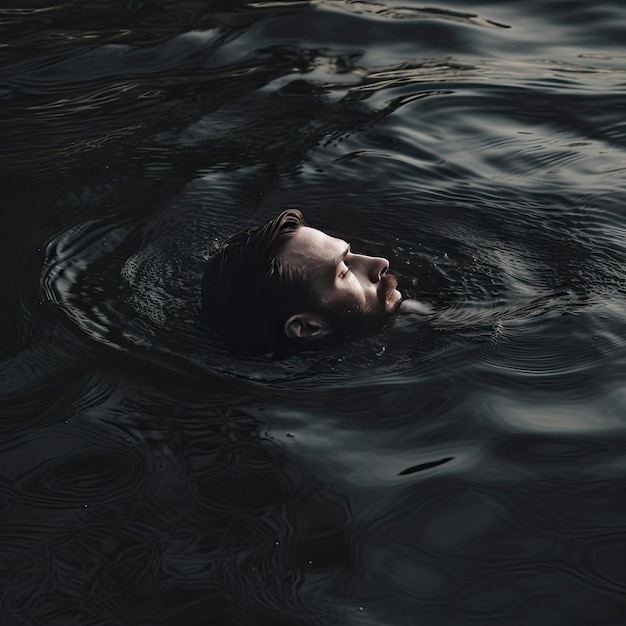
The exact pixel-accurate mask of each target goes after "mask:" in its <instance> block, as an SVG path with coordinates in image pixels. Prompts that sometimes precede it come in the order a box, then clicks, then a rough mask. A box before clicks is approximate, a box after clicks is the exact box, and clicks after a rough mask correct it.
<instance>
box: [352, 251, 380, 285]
mask: <svg viewBox="0 0 626 626" xmlns="http://www.w3.org/2000/svg"><path fill="white" fill-rule="evenodd" d="M354 259H358V261H360V263H361V266H362V268H363V272H364V273H365V274H366V275H367V278H368V279H369V280H370V281H371V282H373V283H377V282H378V281H380V279H381V278H382V276H383V274H385V272H386V271H387V270H388V269H389V261H387V259H384V258H383V257H378V256H366V255H364V254H355V255H353V261H354Z"/></svg>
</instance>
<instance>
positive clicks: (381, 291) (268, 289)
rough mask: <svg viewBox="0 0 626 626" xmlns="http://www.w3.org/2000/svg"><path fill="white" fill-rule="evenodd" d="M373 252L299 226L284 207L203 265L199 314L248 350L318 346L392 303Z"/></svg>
mask: <svg viewBox="0 0 626 626" xmlns="http://www.w3.org/2000/svg"><path fill="white" fill-rule="evenodd" d="M388 267H389V263H388V262H387V261H386V260H385V259H383V258H380V257H370V256H365V255H361V254H355V253H353V252H352V251H351V250H350V246H349V245H348V244H347V243H346V242H345V241H343V240H341V239H337V238H335V237H331V236H329V235H327V234H325V233H323V232H321V231H319V230H316V229H314V228H309V227H308V226H305V225H304V219H303V217H302V214H301V213H300V211H297V210H294V209H291V210H288V211H284V212H283V213H281V214H280V215H279V216H278V217H277V218H276V219H274V220H271V221H270V222H268V223H267V224H264V225H263V226H255V227H252V228H249V229H247V230H245V231H241V232H239V233H236V234H235V235H233V236H231V237H229V238H228V239H227V240H226V241H224V243H223V244H222V245H221V246H220V248H219V250H218V252H217V254H215V256H213V257H212V258H211V259H210V260H209V262H208V264H207V267H206V269H205V273H204V278H203V281H202V311H203V314H204V316H205V317H206V319H207V321H208V322H209V324H210V325H211V326H212V327H214V328H215V329H216V330H217V331H218V332H220V333H221V334H222V335H223V336H224V337H225V338H226V339H227V340H229V341H230V342H231V343H234V344H236V345H238V346H239V347H241V348H249V349H252V350H262V351H266V350H280V349H285V348H288V347H290V346H294V347H295V346H302V345H309V344H313V343H315V344H319V343H320V342H321V340H328V339H329V338H333V337H339V336H344V335H347V334H352V333H354V332H358V331H361V330H363V329H366V328H370V327H375V326H377V325H381V324H382V323H384V321H385V320H386V319H388V317H389V315H391V314H392V313H394V312H395V311H396V309H397V307H398V305H399V303H400V299H401V296H400V292H399V291H397V290H396V284H397V283H396V279H395V278H394V277H393V276H392V275H391V274H388V273H387V269H388Z"/></svg>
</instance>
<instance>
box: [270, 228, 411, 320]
mask: <svg viewBox="0 0 626 626" xmlns="http://www.w3.org/2000/svg"><path fill="white" fill-rule="evenodd" d="M279 258H280V259H281V260H282V261H284V262H286V263H289V264H293V265H295V266H299V267H302V268H304V269H305V270H306V272H307V274H308V275H309V276H310V277H311V280H312V283H313V289H314V290H315V292H316V293H317V294H318V296H319V297H320V301H323V302H325V303H326V304H327V305H329V306H331V307H332V308H333V309H336V310H342V311H351V310H354V311H360V312H361V313H366V314H372V315H373V316H380V315H381V314H391V313H393V312H395V310H396V309H397V308H398V306H399V305H400V301H401V299H402V295H401V294H400V292H399V291H398V290H397V289H396V285H397V281H396V279H395V278H394V277H393V276H392V275H391V274H388V273H387V269H388V268H389V261H387V259H383V258H382V257H373V256H366V255H364V254H356V253H354V252H352V251H351V249H350V246H349V244H348V243H347V242H345V241H343V239H337V238H336V237H331V236H330V235H327V234H326V233H323V232H322V231H320V230H317V229H315V228H309V227H308V226H302V227H300V228H299V229H298V230H297V231H296V232H295V233H294V235H293V236H292V237H291V238H290V239H289V240H288V241H287V243H286V244H285V246H284V248H283V250H282V252H281V253H280V255H279Z"/></svg>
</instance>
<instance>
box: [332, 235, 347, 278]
mask: <svg viewBox="0 0 626 626" xmlns="http://www.w3.org/2000/svg"><path fill="white" fill-rule="evenodd" d="M350 248H351V246H350V244H346V248H345V250H344V251H343V252H341V253H340V254H339V255H338V256H337V258H336V259H335V261H334V263H333V265H332V266H331V267H330V268H329V272H328V274H329V277H330V278H331V280H332V281H333V282H334V281H335V276H336V275H337V266H338V265H339V264H340V263H341V262H342V261H343V260H344V259H345V258H346V257H347V256H348V254H349V253H350Z"/></svg>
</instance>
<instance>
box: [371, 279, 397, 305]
mask: <svg viewBox="0 0 626 626" xmlns="http://www.w3.org/2000/svg"><path fill="white" fill-rule="evenodd" d="M397 286H398V280H397V279H396V277H395V276H394V275H393V274H390V273H389V272H386V273H385V274H383V275H382V276H381V277H380V282H379V284H378V289H377V291H376V293H377V295H378V301H379V302H380V303H381V304H382V305H383V306H384V305H385V304H386V303H387V300H388V299H389V298H390V297H391V295H392V294H393V292H394V291H395V290H396V287H397Z"/></svg>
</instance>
